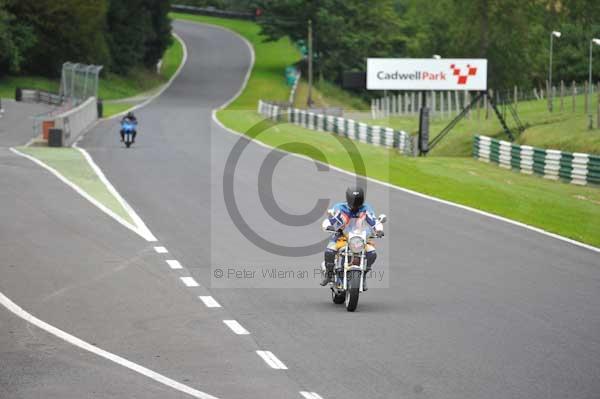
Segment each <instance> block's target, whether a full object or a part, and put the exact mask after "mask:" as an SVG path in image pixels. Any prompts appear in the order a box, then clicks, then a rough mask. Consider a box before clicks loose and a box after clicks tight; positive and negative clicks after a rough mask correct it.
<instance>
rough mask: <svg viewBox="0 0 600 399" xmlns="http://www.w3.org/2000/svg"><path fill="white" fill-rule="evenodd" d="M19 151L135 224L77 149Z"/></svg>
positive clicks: (26, 148)
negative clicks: (50, 168) (54, 171)
mask: <svg viewBox="0 0 600 399" xmlns="http://www.w3.org/2000/svg"><path fill="white" fill-rule="evenodd" d="M17 149H18V150H19V151H21V152H23V153H25V154H27V155H31V156H32V157H34V158H36V159H38V160H40V161H42V162H43V163H45V164H46V165H48V166H50V167H52V168H54V169H56V170H57V171H58V172H60V174H62V175H63V176H64V177H65V178H67V179H68V180H70V181H71V182H72V183H73V184H75V185H77V186H79V187H80V188H81V189H82V190H83V191H85V192H86V193H88V194H89V195H90V196H92V197H93V198H95V199H96V200H97V201H98V202H100V203H101V204H103V205H104V206H106V207H107V208H108V209H110V210H111V211H113V212H114V213H116V214H117V215H119V216H120V217H121V218H123V220H125V221H127V222H128V223H129V224H131V225H132V226H135V223H134V222H133V221H132V220H131V218H130V217H129V214H128V213H127V211H125V209H123V207H122V206H121V204H120V203H119V201H118V200H117V199H116V198H115V197H114V196H113V195H112V194H111V193H110V191H108V189H107V188H106V186H105V185H104V183H102V181H101V180H100V178H99V177H98V175H96V173H95V172H94V170H93V169H92V168H91V167H90V165H89V164H88V162H87V160H86V159H85V158H84V157H83V155H82V154H81V152H79V151H78V150H77V149H75V148H48V147H19V148H17Z"/></svg>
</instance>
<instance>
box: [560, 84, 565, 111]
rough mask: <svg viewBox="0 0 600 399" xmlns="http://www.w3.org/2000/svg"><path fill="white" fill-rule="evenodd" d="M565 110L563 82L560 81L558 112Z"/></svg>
mask: <svg viewBox="0 0 600 399" xmlns="http://www.w3.org/2000/svg"><path fill="white" fill-rule="evenodd" d="M564 110H565V82H564V81H563V80H561V81H560V112H563V111H564Z"/></svg>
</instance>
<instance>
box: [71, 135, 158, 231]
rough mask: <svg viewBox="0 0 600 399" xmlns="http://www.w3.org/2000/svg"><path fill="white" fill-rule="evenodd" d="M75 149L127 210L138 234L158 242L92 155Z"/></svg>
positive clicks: (75, 144) (80, 149)
mask: <svg viewBox="0 0 600 399" xmlns="http://www.w3.org/2000/svg"><path fill="white" fill-rule="evenodd" d="M73 148H76V149H77V150H79V152H81V154H82V155H83V157H84V158H85V159H86V161H87V162H88V164H89V165H90V167H91V168H92V169H93V171H94V172H96V175H98V177H99V178H100V181H101V182H102V183H104V185H105V186H106V189H107V190H108V191H109V192H110V193H111V194H112V195H113V196H114V197H115V198H116V199H117V201H118V202H119V204H121V206H122V207H123V209H125V212H127V214H128V215H129V217H130V218H131V220H133V223H135V225H136V226H137V229H138V231H139V233H138V234H139V235H141V236H142V237H144V238H145V239H146V240H147V241H150V242H155V241H157V239H156V237H154V235H153V234H152V232H151V231H150V229H149V228H148V227H147V226H146V224H145V223H144V221H143V220H142V218H140V217H139V215H138V214H137V213H136V212H135V211H134V210H133V208H132V207H131V206H130V205H129V203H128V202H127V201H125V199H124V198H123V197H122V196H121V194H119V192H118V191H117V189H116V188H115V187H114V186H113V185H112V183H111V182H110V181H109V180H108V179H107V178H106V176H105V175H104V172H102V169H100V167H99V166H98V165H97V164H96V163H95V162H94V160H93V159H92V157H91V156H90V154H89V153H88V152H87V151H86V150H84V149H83V148H79V147H78V146H77V143H74V144H73Z"/></svg>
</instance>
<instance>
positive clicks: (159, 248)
mask: <svg viewBox="0 0 600 399" xmlns="http://www.w3.org/2000/svg"><path fill="white" fill-rule="evenodd" d="M154 250H155V251H156V253H159V254H166V253H168V252H169V251H167V248H165V247H154Z"/></svg>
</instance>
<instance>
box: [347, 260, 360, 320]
mask: <svg viewBox="0 0 600 399" xmlns="http://www.w3.org/2000/svg"><path fill="white" fill-rule="evenodd" d="M361 278H362V272H361V271H360V270H351V271H349V272H348V273H347V274H346V279H347V287H348V289H346V298H345V301H344V304H345V305H346V310H347V311H348V312H354V311H355V310H356V307H357V306H358V295H359V294H360V279H361Z"/></svg>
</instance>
